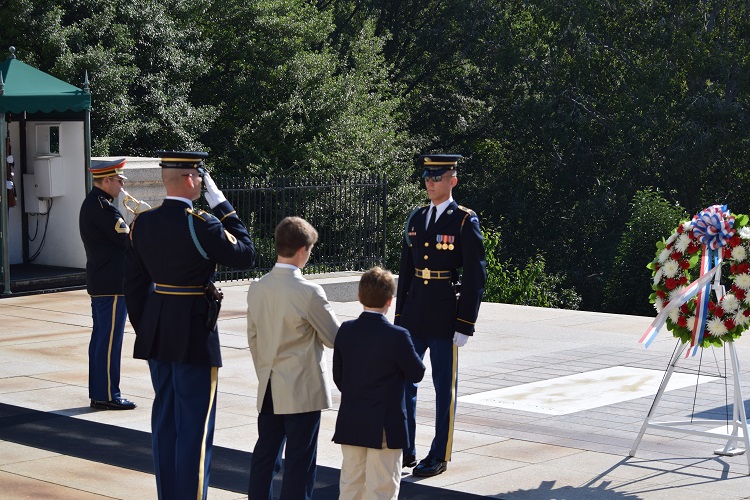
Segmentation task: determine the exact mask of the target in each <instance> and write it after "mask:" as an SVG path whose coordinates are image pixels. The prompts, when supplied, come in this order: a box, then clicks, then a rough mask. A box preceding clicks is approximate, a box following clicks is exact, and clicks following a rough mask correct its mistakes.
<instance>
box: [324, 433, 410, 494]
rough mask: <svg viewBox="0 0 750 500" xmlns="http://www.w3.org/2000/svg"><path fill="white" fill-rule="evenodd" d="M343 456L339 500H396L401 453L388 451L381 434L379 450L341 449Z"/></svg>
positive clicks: (346, 446)
mask: <svg viewBox="0 0 750 500" xmlns="http://www.w3.org/2000/svg"><path fill="white" fill-rule="evenodd" d="M341 452H342V454H343V455H344V460H343V463H342V464H341V479H340V481H339V500H396V499H397V498H398V490H399V486H400V485H401V457H402V453H403V450H401V449H397V450H394V449H389V448H388V447H387V444H386V442H385V431H383V444H382V449H380V450H378V449H375V448H364V447H362V446H350V445H347V444H342V445H341Z"/></svg>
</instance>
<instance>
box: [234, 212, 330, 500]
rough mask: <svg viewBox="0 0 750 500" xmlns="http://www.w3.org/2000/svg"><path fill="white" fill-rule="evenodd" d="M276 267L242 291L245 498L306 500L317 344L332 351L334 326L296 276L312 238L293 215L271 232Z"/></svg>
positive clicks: (311, 475)
mask: <svg viewBox="0 0 750 500" xmlns="http://www.w3.org/2000/svg"><path fill="white" fill-rule="evenodd" d="M275 238H276V254H277V261H276V265H275V266H274V268H273V269H272V270H271V271H270V272H269V273H268V274H266V275H265V276H263V277H262V278H261V279H260V280H258V281H257V282H254V283H252V284H251V285H250V288H249V289H248V292H247V341H248V344H249V346H250V352H251V354H252V356H253V364H254V365H255V373H256V375H257V376H258V413H259V415H258V441H257V442H256V444H255V449H254V450H253V457H252V462H251V466H250V486H249V488H248V496H249V498H250V500H255V499H259V500H260V499H262V500H266V499H268V498H273V491H272V481H273V478H274V476H275V475H276V473H277V472H278V471H279V470H280V469H281V456H282V452H283V450H284V442H285V441H286V453H285V463H284V478H283V481H282V485H281V497H282V498H290V499H309V498H311V497H312V491H313V486H314V485H315V472H316V457H317V449H318V430H319V429H320V411H321V410H322V409H325V408H330V406H331V404H332V402H331V389H330V384H329V376H328V368H327V367H326V360H325V357H324V355H323V346H326V347H328V348H333V343H334V341H335V339H336V333H337V332H338V329H339V324H340V323H339V321H338V319H337V318H336V315H335V314H334V312H333V309H332V308H331V306H330V304H329V303H328V300H327V299H326V294H325V292H324V291H323V288H321V287H320V285H317V284H315V283H313V282H310V281H307V280H306V279H305V278H303V277H302V271H301V270H302V268H303V267H305V264H307V261H308V259H309V258H310V253H311V252H312V248H313V245H314V244H315V243H316V242H317V240H318V232H317V231H316V230H315V228H313V227H312V226H311V225H310V224H309V223H308V222H307V221H305V220H304V219H301V218H299V217H287V218H285V219H284V220H282V221H281V222H280V223H279V225H278V226H276V233H275Z"/></svg>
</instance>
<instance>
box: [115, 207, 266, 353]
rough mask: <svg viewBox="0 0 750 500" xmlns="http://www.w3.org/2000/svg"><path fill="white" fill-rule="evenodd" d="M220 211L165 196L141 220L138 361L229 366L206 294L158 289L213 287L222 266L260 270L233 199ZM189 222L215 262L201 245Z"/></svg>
mask: <svg viewBox="0 0 750 500" xmlns="http://www.w3.org/2000/svg"><path fill="white" fill-rule="evenodd" d="M214 212H215V213H216V217H214V216H213V215H211V214H209V213H207V212H203V211H201V210H192V209H190V207H188V206H187V205H186V204H185V203H184V202H182V201H180V200H172V199H165V200H164V203H163V204H162V205H161V206H160V207H157V208H154V209H153V210H149V211H147V212H143V213H141V214H139V215H138V216H137V217H136V218H135V220H134V221H133V224H132V227H131V232H130V233H131V234H130V239H131V247H130V248H129V249H128V251H127V254H126V276H125V300H126V303H127V307H128V313H129V315H130V322H131V324H132V325H133V328H134V329H135V333H136V340H135V348H134V353H133V355H134V357H136V358H139V359H158V360H161V361H172V362H177V363H185V364H194V365H204V366H221V353H220V349H219V332H218V330H217V328H216V327H214V328H213V330H209V329H208V328H207V327H206V317H207V313H208V302H207V300H206V299H205V297H203V296H202V295H179V294H175V295H166V294H161V293H155V292H154V284H160V285H169V286H182V287H185V286H194V287H197V286H202V285H205V284H206V283H208V282H209V281H212V280H213V277H214V272H215V269H216V264H217V263H218V264H222V265H225V266H229V267H232V268H237V269H247V268H249V267H252V266H253V264H254V262H255V248H254V246H253V243H252V241H250V236H249V235H248V233H247V231H246V229H245V226H244V225H243V224H242V222H241V221H240V219H239V218H238V217H237V215H236V214H235V213H234V209H233V208H232V206H231V205H230V204H229V202H226V201H225V202H223V203H221V204H219V205H218V206H216V207H215V208H214ZM217 217H218V218H217ZM189 219H192V223H193V227H194V234H195V238H196V239H197V243H199V245H200V247H201V248H202V249H203V251H204V252H205V253H206V257H208V258H205V257H204V256H203V255H202V254H201V252H200V250H199V249H198V245H197V244H196V242H195V241H193V233H191V231H190V227H189V222H190V221H189Z"/></svg>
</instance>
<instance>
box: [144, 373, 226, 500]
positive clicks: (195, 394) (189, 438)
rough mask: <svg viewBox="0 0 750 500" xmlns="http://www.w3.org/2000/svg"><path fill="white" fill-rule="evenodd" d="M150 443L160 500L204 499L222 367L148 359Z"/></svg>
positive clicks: (206, 492) (206, 489) (206, 491)
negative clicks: (151, 390) (151, 401)
mask: <svg viewBox="0 0 750 500" xmlns="http://www.w3.org/2000/svg"><path fill="white" fill-rule="evenodd" d="M148 366H149V369H150V370H151V382H152V383H153V385H154V393H155V394H154V406H153V409H152V412H151V441H152V448H153V450H154V469H155V473H156V487H157V491H158V494H159V499H162V500H171V499H178V500H180V499H184V498H191V499H192V498H198V499H200V498H206V495H207V494H208V478H209V468H210V466H211V447H212V445H213V439H214V425H215V422H216V388H217V381H218V373H219V369H218V367H215V366H213V367H212V366H198V365H186V364H181V363H173V362H170V361H158V360H155V359H149V360H148Z"/></svg>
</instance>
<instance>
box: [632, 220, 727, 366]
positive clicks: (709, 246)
mask: <svg viewBox="0 0 750 500" xmlns="http://www.w3.org/2000/svg"><path fill="white" fill-rule="evenodd" d="M692 225H693V234H694V236H695V237H696V238H697V239H698V240H699V241H700V242H701V243H702V244H703V255H702V256H701V266H700V277H699V278H698V279H697V280H695V281H693V282H692V283H690V284H689V285H688V286H687V287H686V288H685V289H684V290H683V291H682V292H681V293H680V294H678V295H677V296H676V297H674V298H671V299H670V301H669V303H668V304H667V305H666V306H665V307H664V308H663V309H662V310H661V312H660V313H659V314H658V315H657V316H656V318H655V319H654V321H653V322H652V323H651V326H649V328H648V329H647V330H646V333H644V334H643V336H642V337H641V340H640V341H639V342H640V343H641V344H645V346H646V347H648V346H649V345H650V344H651V342H653V340H654V339H655V338H656V335H657V334H658V333H659V330H660V329H661V327H662V326H664V323H665V322H666V321H667V318H668V317H669V313H670V312H672V311H674V310H675V309H677V308H678V307H680V306H682V305H683V304H684V303H685V302H687V301H688V300H690V299H691V298H693V296H695V295H696V294H697V295H698V296H697V298H696V309H695V323H694V324H693V325H692V337H691V339H690V349H689V350H688V352H687V354H686V357H688V356H695V354H696V353H697V352H698V347H699V346H700V343H701V342H702V341H703V334H704V333H705V330H706V318H707V316H708V301H709V297H710V292H711V281H712V280H713V279H714V278H715V277H716V278H717V281H718V278H719V277H720V276H721V252H719V251H718V250H719V249H720V248H721V247H723V246H724V245H726V244H727V243H728V242H729V239H730V238H731V237H732V236H733V235H734V215H731V214H730V213H729V210H727V206H726V205H712V206H710V207H708V208H706V209H705V210H703V211H701V212H700V213H698V214H697V215H695V216H693V220H692ZM717 275H718V276H717Z"/></svg>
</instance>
